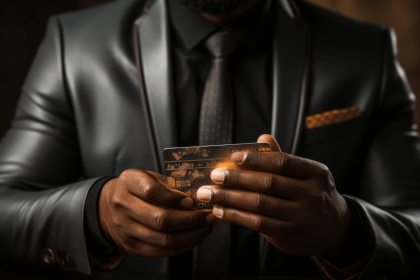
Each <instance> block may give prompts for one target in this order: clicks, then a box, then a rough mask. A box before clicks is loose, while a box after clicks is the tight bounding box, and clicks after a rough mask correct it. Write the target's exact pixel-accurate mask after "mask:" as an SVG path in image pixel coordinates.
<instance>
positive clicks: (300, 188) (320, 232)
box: [197, 135, 351, 257]
mask: <svg viewBox="0 0 420 280" xmlns="http://www.w3.org/2000/svg"><path fill="white" fill-rule="evenodd" d="M258 142H259V143H261V142H268V143H270V144H271V152H268V153H252V152H249V153H248V152H247V153H243V152H240V153H234V154H233V155H232V160H233V161H234V162H235V163H236V164H237V165H238V169H215V170H213V172H212V175H211V178H212V180H213V182H214V183H216V184H217V185H214V186H203V187H201V188H200V189H199V191H198V193H197V196H198V198H199V199H200V200H201V201H202V202H206V203H215V204H216V205H215V207H214V209H213V213H214V215H216V216H218V217H219V218H221V219H223V220H226V221H228V222H231V223H234V224H238V225H241V226H244V227H246V228H249V229H251V230H255V231H258V232H260V233H261V234H262V235H263V236H264V237H265V238H266V239H267V240H268V241H269V242H270V243H271V244H273V245H274V246H275V247H277V248H278V249H280V250H282V251H284V252H287V253H291V254H295V255H307V256H309V255H324V256H330V257H335V256H338V255H339V254H340V250H341V249H342V247H343V245H344V243H345V240H346V237H347V233H348V231H349V227H350V221H351V209H350V208H351V207H350V206H349V205H348V204H347V202H346V201H345V199H344V198H343V197H342V196H341V195H340V194H339V193H338V192H337V190H336V188H335V184H334V179H333V177H332V175H331V173H330V171H329V170H328V168H327V167H326V166H325V165H323V164H321V163H318V162H315V161H312V160H309V159H305V158H301V157H297V156H292V155H289V154H286V153H283V152H282V151H281V150H280V147H279V145H278V144H277V142H276V140H275V139H274V138H273V137H272V136H270V135H262V136H260V138H259V139H258Z"/></svg>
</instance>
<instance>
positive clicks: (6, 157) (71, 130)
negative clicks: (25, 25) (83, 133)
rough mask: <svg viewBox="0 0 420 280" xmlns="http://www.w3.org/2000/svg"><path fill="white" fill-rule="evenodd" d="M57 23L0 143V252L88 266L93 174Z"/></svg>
mask: <svg viewBox="0 0 420 280" xmlns="http://www.w3.org/2000/svg"><path fill="white" fill-rule="evenodd" d="M61 40H62V38H61V34H60V23H59V20H58V18H55V17H53V18H51V19H50V21H49V23H48V29H47V34H46V37H45V39H44V41H43V42H42V44H41V46H40V48H39V49H38V52H37V55H36V58H35V61H34V62H33V64H32V66H31V69H30V71H29V74H28V76H27V78H26V81H25V83H24V86H23V88H22V93H21V97H20V100H19V103H18V107H17V111H16V114H15V117H14V120H13V122H12V126H11V128H10V129H9V131H8V132H7V134H6V136H5V137H4V138H3V139H2V141H1V144H0V248H1V249H0V259H3V260H7V261H12V262H22V263H29V264H33V265H39V266H45V267H47V268H52V269H59V270H67V271H77V272H81V273H87V274H89V273H90V266H89V260H88V255H87V251H86V244H85V237H84V229H83V214H84V204H85V198H86V195H87V193H88V191H89V189H90V188H91V186H92V185H93V184H94V183H95V182H96V181H97V180H98V179H99V178H97V179H89V180H84V181H79V182H77V180H78V178H80V176H82V175H83V174H82V166H81V159H80V153H79V147H78V137H77V129H76V124H75V119H74V116H73V110H72V104H71V99H70V98H69V95H68V91H67V90H66V79H65V70H64V66H63V63H62V61H63V59H62V58H63V52H64V50H63V49H62V47H61V46H62V44H61Z"/></svg>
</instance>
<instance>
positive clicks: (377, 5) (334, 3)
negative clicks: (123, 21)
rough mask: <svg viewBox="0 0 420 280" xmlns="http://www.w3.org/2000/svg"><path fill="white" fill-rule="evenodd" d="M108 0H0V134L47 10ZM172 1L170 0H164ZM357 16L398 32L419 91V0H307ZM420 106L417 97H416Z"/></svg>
mask: <svg viewBox="0 0 420 280" xmlns="http://www.w3.org/2000/svg"><path fill="white" fill-rule="evenodd" d="M108 1H109V0H36V1H34V0H13V1H11V0H4V1H0V38H1V41H0V139H1V137H2V136H3V135H4V133H5V131H6V129H7V128H8V127H9V126H10V120H11V118H12V116H13V113H14V110H15V105H16V101H17V99H18V96H19V91H20V86H21V85H22V82H23V79H24V77H25V74H26V72H27V70H28V67H29V65H30V63H31V61H32V59H33V57H34V54H35V51H36V48H37V46H38V44H39V42H40V41H41V39H42V37H43V35H44V31H45V25H46V22H47V19H48V17H49V16H50V15H51V14H55V13H61V12H64V11H71V10H76V9H80V8H85V7H89V6H92V5H96V4H100V3H105V2H108ZM170 1H176V0H170ZM308 1H311V2H314V3H317V4H320V5H323V6H325V7H329V8H331V9H334V10H336V11H339V12H341V13H344V14H347V15H349V16H352V17H355V18H357V19H360V20H366V21H372V22H376V23H379V24H383V25H389V26H393V27H394V28H395V30H396V31H397V34H398V40H399V47H400V55H399V59H400V61H401V64H402V66H403V67H404V68H405V69H406V71H407V74H408V78H409V79H410V83H411V86H412V88H413V90H414V92H415V93H417V94H420V34H419V33H420V1H419V0H398V1H396V0H369V1H366V0H308ZM418 100H419V101H418V106H417V107H420V98H418ZM417 123H420V114H417Z"/></svg>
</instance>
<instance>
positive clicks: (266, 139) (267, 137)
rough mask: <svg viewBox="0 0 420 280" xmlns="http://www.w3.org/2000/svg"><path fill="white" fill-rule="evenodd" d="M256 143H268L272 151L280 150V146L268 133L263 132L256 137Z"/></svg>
mask: <svg viewBox="0 0 420 280" xmlns="http://www.w3.org/2000/svg"><path fill="white" fill-rule="evenodd" d="M257 143H268V144H270V147H271V151H272V152H281V149H280V146H279V144H278V143H277V141H276V139H275V138H274V137H273V136H271V135H270V134H263V135H261V136H260V137H258V140H257Z"/></svg>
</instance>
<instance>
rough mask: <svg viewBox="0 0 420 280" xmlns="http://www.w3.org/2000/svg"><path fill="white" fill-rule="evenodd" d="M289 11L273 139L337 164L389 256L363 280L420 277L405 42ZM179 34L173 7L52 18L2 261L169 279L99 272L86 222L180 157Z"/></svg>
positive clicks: (0, 245) (39, 59) (415, 146)
mask: <svg viewBox="0 0 420 280" xmlns="http://www.w3.org/2000/svg"><path fill="white" fill-rule="evenodd" d="M170 1H172V0H170ZM276 3H277V5H278V8H276V9H278V11H276V12H277V15H276V27H275V31H274V34H273V36H274V37H273V38H274V46H273V102H272V104H268V106H273V107H272V108H273V116H272V123H271V127H272V131H271V133H272V134H273V135H274V136H275V137H276V139H277V140H278V142H279V144H280V146H281V147H282V150H283V151H284V152H287V153H293V154H297V155H299V156H302V157H306V158H310V159H313V160H316V161H319V162H322V163H324V164H326V165H327V166H328V167H329V168H330V170H331V172H332V174H333V176H334V179H335V182H336V186H337V188H338V190H339V192H340V193H342V194H346V199H347V200H348V201H351V202H352V203H353V204H354V205H355V207H357V209H358V210H359V213H360V215H361V216H362V219H363V221H364V222H365V226H366V228H367V230H368V231H369V232H370V234H371V236H372V238H373V242H374V245H375V253H374V256H373V258H372V261H371V262H370V264H369V265H368V266H367V268H366V270H365V271H364V273H363V275H362V277H361V279H370V278H371V277H373V276H386V275H399V276H400V277H409V276H414V275H417V276H418V275H419V268H418V264H419V263H420V245H419V241H420V240H419V239H420V235H419V233H420V146H419V143H418V135H417V132H416V126H415V124H414V123H413V113H414V105H413V104H414V95H413V94H412V92H411V90H410V87H409V85H408V84H407V81H406V78H405V75H404V71H403V70H402V68H401V67H400V66H399V64H398V62H397V60H396V52H397V50H396V49H397V48H396V38H395V34H394V32H393V31H392V30H390V29H388V28H383V27H379V26H376V25H373V24H368V23H362V22H357V21H354V20H351V19H348V18H345V17H343V16H340V15H337V14H335V13H332V12H330V11H327V10H324V9H322V8H319V7H317V6H314V5H312V4H309V3H306V2H302V1H296V2H293V1H292V0H291V1H288V0H276ZM169 33H170V32H169V29H168V17H167V7H166V3H165V0H155V1H152V2H151V3H147V4H145V1H139V0H120V1H114V2H111V3H109V4H106V5H102V6H99V7H96V8H92V9H87V10H83V11H80V12H74V13H68V14H62V15H58V16H54V17H52V18H51V20H50V21H49V24H48V30H47V34H46V37H45V39H44V41H43V43H42V45H41V46H40V48H39V50H38V53H37V55H36V58H35V61H34V63H33V65H32V67H31V69H30V72H29V74H28V76H27V78H26V81H25V83H24V85H23V87H22V94H21V97H20V101H19V104H18V107H17V111H16V116H15V118H14V120H13V123H12V126H11V128H10V130H9V131H8V133H7V134H6V136H5V137H4V138H3V139H2V142H1V145H0V259H1V260H3V261H7V262H13V263H23V264H27V265H35V266H40V267H45V268H51V269H55V270H59V271H64V272H65V273H69V272H79V273H82V274H85V276H83V277H86V278H89V279H91V278H95V279H96V278H98V279H99V278H101V279H108V278H109V279H117V278H118V279H123V278H124V279H129V278H130V277H132V278H134V277H135V278H136V279H159V278H164V277H165V275H166V273H167V267H168V259H167V258H138V257H132V256H129V257H128V258H127V259H126V260H125V261H124V262H123V263H122V264H121V266H120V267H119V268H118V269H117V270H115V271H113V272H100V271H98V270H96V269H95V268H93V267H91V265H90V263H89V260H88V254H87V249H86V243H85V238H84V228H83V210H84V203H85V198H86V195H87V193H88V191H89V189H90V187H91V186H92V185H93V184H94V183H95V182H96V181H97V180H98V178H101V177H102V176H108V175H118V174H119V173H121V172H122V171H124V170H126V169H129V168H140V169H145V170H163V169H162V164H163V163H162V157H161V155H162V153H161V151H162V150H163V149H164V148H166V147H175V146H177V143H176V139H177V138H176V119H175V112H174V110H175V106H174V97H173V87H172V86H173V84H172V76H173V75H172V73H171V53H170V34H169ZM136 65H137V66H136ZM3 94H4V93H3ZM350 107H358V108H359V110H360V112H361V115H360V117H357V118H352V119H349V120H345V121H341V122H337V123H333V124H329V125H323V126H318V127H315V128H310V129H309V128H306V126H305V118H306V117H307V116H311V115H315V114H320V113H323V112H327V111H331V110H334V109H344V108H350ZM147 108H148V112H145V109H147ZM145 113H146V114H145ZM151 143H153V144H151ZM153 155H157V157H156V158H154V156H153ZM81 176H83V178H84V179H83V180H82V181H78V178H80V177H81ZM262 242H264V240H262ZM275 250H276V249H275ZM277 251H278V250H277ZM277 251H276V252H277ZM277 253H278V254H279V255H281V252H279V251H278V252H277ZM277 253H276V254H277ZM52 256H53V258H54V259H52ZM263 258H264V256H263V253H262V254H261V259H263ZM308 258H309V257H308ZM280 259H281V258H278V260H280ZM275 260H276V259H275ZM270 265H271V266H272V267H271V271H276V270H277V271H279V272H280V271H281V269H282V262H281V261H272V262H270ZM203 269H204V270H206V268H203ZM89 274H91V276H89ZM122 277H123V278H122ZM142 277H143V278H142ZM0 278H1V277H0Z"/></svg>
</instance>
